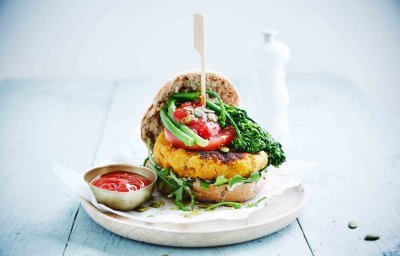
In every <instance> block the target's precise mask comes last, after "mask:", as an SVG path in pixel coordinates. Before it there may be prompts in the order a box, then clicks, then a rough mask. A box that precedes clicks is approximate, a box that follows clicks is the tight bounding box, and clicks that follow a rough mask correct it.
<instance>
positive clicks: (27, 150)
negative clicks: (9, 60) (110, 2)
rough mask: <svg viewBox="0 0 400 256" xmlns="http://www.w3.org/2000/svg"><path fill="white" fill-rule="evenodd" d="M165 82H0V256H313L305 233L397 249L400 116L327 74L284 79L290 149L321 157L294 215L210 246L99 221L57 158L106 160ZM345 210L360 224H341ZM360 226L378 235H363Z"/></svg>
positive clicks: (317, 249) (363, 247)
mask: <svg viewBox="0 0 400 256" xmlns="http://www.w3.org/2000/svg"><path fill="white" fill-rule="evenodd" d="M160 84H162V81H131V82H129V81H127V82H122V83H120V84H118V85H117V87H116V90H115V92H114V91H113V88H114V85H113V84H112V83H107V82H104V83H98V82H92V83H90V82H50V83H49V82H40V81H29V82H7V81H5V82H3V83H2V84H0V119H1V121H0V142H1V143H0V178H1V180H2V185H1V186H0V192H1V194H2V195H6V196H3V197H2V200H0V207H1V209H2V210H3V211H2V213H1V214H0V224H1V226H2V229H1V231H0V255H46V254H47V255H58V254H62V253H63V250H64V248H65V249H66V250H65V254H67V255H81V254H83V255H106V254H112V255H120V254H129V255H130V254H137V255H140V254H150V255H162V254H169V255H186V254H194V255H202V254H210V253H213V254H217V255H227V254H229V255H236V254H238V255H247V254H255V255H267V254H268V255H270V254H272V255H277V254H280V255H310V254H311V252H310V249H309V248H308V245H307V242H306V240H305V237H306V238H307V241H308V243H309V245H310V247H311V249H312V252H313V254H314V255H377V254H378V255H398V254H400V221H399V220H400V219H399V216H400V193H399V188H400V172H399V169H400V168H399V167H400V152H399V151H400V133H399V131H400V121H399V120H398V119H396V118H395V117H394V116H391V115H389V114H387V113H385V112H384V111H382V110H380V109H379V108H376V106H375V105H374V104H373V103H371V101H370V100H368V99H367V98H366V97H365V96H363V95H362V94H361V93H360V92H359V91H357V90H356V89H354V87H353V86H352V85H349V84H347V83H346V82H344V81H340V80H334V79H310V78H307V79H299V78H297V79H289V81H288V84H289V91H290V95H291V110H290V123H291V142H290V145H288V147H287V153H288V157H289V158H290V159H294V160H306V161H317V162H318V163H319V165H318V167H317V168H316V169H315V170H314V171H313V172H311V173H305V174H304V175H305V176H304V179H305V182H306V186H307V188H308V190H309V191H310V192H311V198H310V202H309V204H308V206H307V207H306V209H305V211H304V213H303V214H302V215H301V217H300V219H299V223H293V224H292V225H290V226H289V227H287V228H285V229H283V230H281V231H279V232H277V233H275V234H273V235H270V236H267V237H264V238H262V239H258V240H255V241H252V242H247V243H243V244H238V245H233V246H225V247H218V248H205V249H180V248H170V247H162V246H155V245H149V244H145V243H140V242H135V241H131V240H127V239H124V238H122V237H119V236H117V235H114V234H112V233H110V232H108V231H106V230H104V229H103V228H101V227H100V226H98V225H97V224H95V223H94V222H93V221H92V220H91V219H90V218H89V217H88V216H87V215H86V213H85V212H84V211H82V210H79V211H77V209H78V203H77V202H78V200H77V198H76V196H75V195H74V194H73V193H72V192H71V191H69V189H68V188H67V187H66V186H65V185H64V184H62V182H61V181H58V179H57V178H56V177H54V176H53V175H52V173H51V169H52V166H51V165H52V162H53V161H58V162H60V163H61V164H63V165H66V166H70V167H72V168H76V169H80V170H84V169H85V168H87V167H89V166H90V165H91V164H92V162H93V160H95V161H96V162H99V161H101V160H102V159H104V158H105V157H106V156H107V155H108V154H109V153H110V152H113V151H114V150H115V148H116V147H118V146H119V145H120V144H121V143H123V142H124V141H125V140H127V139H129V136H134V134H133V131H134V130H135V129H136V128H137V124H138V121H139V120H140V118H141V116H142V114H143V112H144V110H145V107H146V106H147V105H148V104H150V101H151V99H152V97H153V96H154V94H155V92H156V88H157V87H158V86H159V85H160ZM238 85H239V89H240V90H243V91H244V90H245V83H240V82H239V83H238ZM149 93H150V95H151V97H149V96H148V95H149ZM111 98H112V104H111V101H110V100H111ZM109 106H111V108H110V109H109ZM103 127H104V133H103V132H102V130H103ZM99 138H100V143H99V144H98V142H99ZM97 145H98V146H97ZM96 148H98V150H97V149H96ZM95 152H97V154H96V153H95ZM94 156H96V157H95V159H93V157H94ZM21 187H23V188H24V189H25V188H26V187H28V188H31V190H30V191H29V192H26V190H24V189H20V188H21ZM10 207H11V209H10V210H7V211H5V210H4V209H8V208H10ZM76 214H77V215H76ZM75 215H76V216H75ZM75 217H76V219H75V222H74V218H75ZM350 220H356V221H357V222H358V223H359V227H358V228H357V229H355V230H350V229H348V228H347V223H348V221H350ZM299 224H300V225H301V226H300V225H299ZM71 227H73V230H72V233H71V235H70V237H69V238H68V236H69V234H70V230H71ZM300 227H301V229H302V230H301V229H300ZM302 231H304V235H305V237H304V236H303V232H302ZM367 233H377V234H379V235H381V239H380V240H378V241H374V242H367V241H364V240H363V237H364V235H365V234H367ZM67 241H68V242H67Z"/></svg>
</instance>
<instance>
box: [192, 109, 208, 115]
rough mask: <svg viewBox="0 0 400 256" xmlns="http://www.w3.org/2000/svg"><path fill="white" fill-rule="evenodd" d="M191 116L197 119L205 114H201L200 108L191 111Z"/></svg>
mask: <svg viewBox="0 0 400 256" xmlns="http://www.w3.org/2000/svg"><path fill="white" fill-rule="evenodd" d="M193 114H194V115H195V116H197V117H202V116H204V115H205V114H206V113H204V112H203V110H201V109H200V108H195V109H194V111H193Z"/></svg>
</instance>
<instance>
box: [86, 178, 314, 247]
mask: <svg viewBox="0 0 400 256" xmlns="http://www.w3.org/2000/svg"><path fill="white" fill-rule="evenodd" d="M306 202H307V192H306V190H305V189H304V187H303V185H302V184H301V185H299V186H297V187H293V188H290V189H288V190H286V191H285V192H283V193H282V194H280V195H278V196H275V197H272V198H271V199H269V200H268V202H267V205H266V207H265V208H263V209H261V210H259V211H256V212H253V213H252V214H251V215H250V217H249V218H248V219H244V220H215V221H204V222H196V223H190V224H187V223H185V224H179V223H178V224H177V223H151V222H144V221H137V220H133V219H130V218H126V217H121V216H118V215H115V214H110V213H103V212H100V211H99V210H98V209H97V208H95V207H94V206H93V205H92V204H91V203H89V202H88V201H87V200H85V199H83V198H81V203H82V207H83V209H85V211H86V212H87V214H88V215H89V216H90V217H91V218H92V219H93V220H94V221H95V222H97V223H98V224H99V225H100V226H102V227H104V228H105V229H107V230H109V231H111V232H113V233H115V234H118V235H121V236H123V237H127V238H130V239H133V240H137V241H142V242H146V243H152V244H159V245H167V246H176V247H207V246H220V245H228V244H235V243H241V242H245V241H249V240H253V239H256V238H260V237H263V236H266V235H268V234H271V233H273V232H275V231H278V230H280V229H282V228H284V227H286V226H287V225H289V224H290V223H292V222H293V221H294V220H295V219H296V218H297V217H298V216H299V214H300V211H301V210H302V209H303V207H304V205H305V203H306ZM234 211H235V210H232V214H234Z"/></svg>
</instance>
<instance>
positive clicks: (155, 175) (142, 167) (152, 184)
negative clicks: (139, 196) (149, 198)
mask: <svg viewBox="0 0 400 256" xmlns="http://www.w3.org/2000/svg"><path fill="white" fill-rule="evenodd" d="M107 167H129V168H133V169H135V168H140V169H143V170H146V171H149V172H150V173H152V174H154V177H155V179H154V180H153V181H152V182H151V183H150V184H149V185H147V186H146V187H144V188H141V189H138V190H131V191H127V192H122V191H112V190H108V189H104V188H99V187H96V186H94V185H92V184H90V182H91V181H87V180H86V178H85V177H86V175H87V174H89V173H90V172H92V171H94V170H97V169H103V168H107ZM123 171H125V172H131V173H136V174H139V175H141V174H140V173H137V172H134V171H133V170H132V171H130V170H129V171H126V170H123ZM111 172H114V171H110V172H106V173H111ZM106 173H103V174H106ZM103 174H101V175H103ZM96 177H98V175H97V176H96ZM82 178H83V180H84V182H86V184H88V185H89V187H90V188H94V189H98V190H101V191H104V192H107V193H115V194H129V193H135V192H139V191H143V190H145V189H147V188H149V187H153V186H154V184H155V183H156V182H157V180H158V175H157V173H156V172H155V171H153V170H152V169H150V168H148V167H146V166H142V165H133V164H126V163H113V164H105V165H99V166H95V167H92V168H90V169H88V170H87V171H85V172H84V173H83V174H82ZM146 178H147V177H146ZM148 179H150V178H148ZM150 180H151V179H150Z"/></svg>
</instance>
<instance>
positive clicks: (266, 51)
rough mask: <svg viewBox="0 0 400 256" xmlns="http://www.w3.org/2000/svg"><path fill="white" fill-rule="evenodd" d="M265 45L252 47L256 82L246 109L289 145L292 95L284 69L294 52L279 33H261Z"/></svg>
mask: <svg viewBox="0 0 400 256" xmlns="http://www.w3.org/2000/svg"><path fill="white" fill-rule="evenodd" d="M261 33H262V36H263V41H262V42H258V43H256V44H254V45H253V46H252V49H251V56H250V57H251V59H252V64H253V81H252V82H251V83H250V86H249V87H250V88H249V90H248V93H247V100H246V103H247V104H246V105H247V108H248V110H249V114H250V116H252V117H254V119H255V120H256V121H257V122H258V123H259V124H260V125H261V126H262V127H264V128H265V129H266V130H267V131H268V132H269V133H270V134H271V135H272V136H273V137H276V138H277V139H279V140H280V141H281V143H282V144H287V143H288V140H289V138H288V135H289V120H288V108H289V95H288V91H287V88H286V84H285V71H284V69H283V67H284V65H285V64H286V63H287V62H288V60H289V56H290V51H289V48H288V47H287V46H286V45H285V44H284V43H282V42H279V41H277V40H276V39H275V37H276V35H277V34H278V32H277V31H276V30H271V29H263V30H262V31H261Z"/></svg>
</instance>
